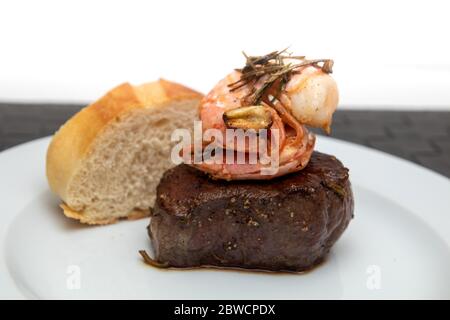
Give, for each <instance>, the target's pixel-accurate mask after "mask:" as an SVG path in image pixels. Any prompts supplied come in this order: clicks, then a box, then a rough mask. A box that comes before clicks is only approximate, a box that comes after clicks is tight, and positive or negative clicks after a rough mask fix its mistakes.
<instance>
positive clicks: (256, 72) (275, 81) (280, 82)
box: [228, 49, 333, 105]
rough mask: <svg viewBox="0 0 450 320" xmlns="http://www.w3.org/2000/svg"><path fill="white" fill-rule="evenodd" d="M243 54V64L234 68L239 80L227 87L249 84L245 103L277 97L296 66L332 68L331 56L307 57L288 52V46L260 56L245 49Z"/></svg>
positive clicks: (256, 103) (233, 87) (296, 69)
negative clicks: (259, 82) (310, 58)
mask: <svg viewBox="0 0 450 320" xmlns="http://www.w3.org/2000/svg"><path fill="white" fill-rule="evenodd" d="M243 55H244V57H245V59H246V63H245V66H244V67H243V68H242V69H236V70H237V71H239V72H241V77H240V79H239V80H238V81H236V82H233V83H231V84H229V85H228V87H229V88H230V91H236V90H239V89H240V88H242V87H245V86H247V85H249V86H250V92H249V94H248V95H247V96H245V97H244V100H245V103H246V104H247V105H258V104H259V103H260V102H261V101H262V100H265V99H267V98H269V96H270V100H271V101H272V102H273V101H274V100H276V99H278V98H279V96H280V94H281V93H282V92H283V91H284V89H285V87H286V84H287V83H288V81H289V80H290V78H291V76H292V74H293V73H296V72H299V70H298V69H299V68H302V67H306V66H315V67H318V68H321V69H322V71H323V72H325V73H332V72H333V70H332V69H333V60H330V59H313V60H308V59H306V58H305V57H304V56H293V55H291V54H289V53H287V49H284V50H281V51H273V52H270V53H268V54H266V55H263V56H248V55H247V54H246V53H245V52H243ZM287 59H289V60H299V63H292V62H289V63H286V62H285V60H287ZM263 77H265V78H266V79H265V80H264V82H263V83H262V84H261V86H260V87H259V88H258V89H256V88H255V87H254V86H255V84H256V83H257V82H258V81H260V80H261V78H263Z"/></svg>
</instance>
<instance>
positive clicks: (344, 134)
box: [0, 103, 450, 177]
mask: <svg viewBox="0 0 450 320" xmlns="http://www.w3.org/2000/svg"><path fill="white" fill-rule="evenodd" d="M81 107H82V106H81V105H78V104H17V103H0V151H1V150H4V149H7V148H9V147H12V146H15V145H17V144H20V143H23V142H26V141H30V140H33V139H37V138H40V137H44V136H48V135H51V134H52V133H54V132H55V130H57V129H58V128H59V126H60V125H61V124H63V123H64V122H65V121H66V120H67V119H68V118H69V117H70V116H72V115H73V114H74V113H75V112H77V111H78V110H80V108H81ZM331 137H334V138H338V139H342V140H347V141H351V142H354V143H358V144H362V145H365V146H368V147H371V148H375V149H378V150H382V151H385V152H387V153H391V154H393V155H396V156H399V157H401V158H404V159H407V160H410V161H412V162H415V163H418V164H420V165H423V166H425V167H427V168H430V169H432V170H434V171H437V172H439V173H441V174H443V175H445V176H447V177H450V112H447V111H439V112H436V111H371V110H338V111H337V112H336V113H335V116H334V120H333V126H332V134H331Z"/></svg>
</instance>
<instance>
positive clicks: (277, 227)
mask: <svg viewBox="0 0 450 320" xmlns="http://www.w3.org/2000/svg"><path fill="white" fill-rule="evenodd" d="M352 218H353V195H352V190H351V186H350V181H349V175H348V169H347V168H345V167H344V166H343V165H342V164H341V162H340V161H339V160H337V159H336V158H335V157H333V156H330V155H326V154H323V153H319V152H314V153H313V155H312V157H311V160H310V162H309V164H308V165H307V167H306V168H305V169H303V170H301V171H299V172H296V173H292V174H289V175H286V176H283V177H279V178H276V179H273V180H268V181H263V180H259V181H254V180H253V181H223V180H213V179H211V178H210V177H209V176H208V175H206V174H205V173H203V172H201V171H199V170H197V169H195V168H192V167H190V166H188V165H185V164H182V165H179V166H177V167H174V168H172V169H170V170H168V171H167V172H166V173H165V174H164V176H163V177H162V179H161V181H160V183H159V186H158V188H157V200H156V204H155V207H154V208H153V216H152V218H151V222H150V225H149V227H148V231H149V235H150V238H151V241H152V244H153V248H154V253H155V262H156V263H158V264H159V265H161V266H165V267H205V266H215V267H231V268H247V269H263V270H270V271H297V272H298V271H305V270H308V269H310V268H312V267H314V266H315V265H317V264H319V263H320V262H321V261H322V260H323V259H324V257H325V256H326V254H327V253H328V252H329V250H330V248H331V247H332V246H333V244H334V243H335V242H336V241H337V239H338V238H339V237H340V236H341V234H342V233H343V232H344V230H345V229H346V228H347V226H348V224H349V222H350V220H351V219H352Z"/></svg>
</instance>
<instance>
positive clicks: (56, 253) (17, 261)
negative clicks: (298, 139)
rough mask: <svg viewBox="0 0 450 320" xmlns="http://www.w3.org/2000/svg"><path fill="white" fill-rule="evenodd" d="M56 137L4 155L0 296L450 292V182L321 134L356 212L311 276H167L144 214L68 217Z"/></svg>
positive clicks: (172, 273)
mask: <svg viewBox="0 0 450 320" xmlns="http://www.w3.org/2000/svg"><path fill="white" fill-rule="evenodd" d="M48 142H49V140H48V138H45V139H40V140H36V141H34V142H30V143H27V144H24V145H22V146H19V147H16V148H12V149H10V150H7V151H5V152H3V153H1V154H0V197H1V201H0V244H1V248H0V298H45V299H47V298H62V299H65V298H69V299H71V298H75V299H77V298H87V299H90V298H137V299H141V298H145V299H166V298H171V299H229V298H232V299H260V298H261V299H304V298H324V299H328V298H336V299H340V298H357V299H358V298H368V299H379V298H383V299H389V298H413V299H414V298H440V299H443V298H447V299H448V298H450V250H449V248H450V180H448V179H447V178H444V177H442V176H440V175H438V174H436V173H434V172H432V171H429V170H427V169H424V168H422V167H419V166H417V165H414V164H412V163H409V162H406V161H404V160H401V159H398V158H395V157H393V156H390V155H387V154H385V153H382V152H378V151H374V150H371V149H368V148H365V147H361V146H357V145H354V144H350V143H347V142H342V141H338V140H334V139H330V138H324V137H320V138H319V141H318V146H317V149H318V150H320V151H322V152H326V153H330V154H334V155H335V156H337V157H338V158H339V159H341V160H342V162H343V163H344V164H345V165H346V166H347V167H349V168H350V177H351V181H352V183H353V190H354V194H355V202H356V207H355V219H354V220H353V221H352V222H351V223H350V226H349V228H348V230H347V231H346V232H345V233H344V235H343V236H342V238H341V239H340V240H339V241H338V242H337V244H336V245H335V247H334V248H333V249H332V252H331V254H330V256H329V258H328V260H327V261H326V262H325V263H324V264H323V265H321V266H320V267H318V268H316V269H315V270H313V271H312V272H309V273H306V274H302V275H297V274H265V273H250V272H237V271H216V270H197V271H171V270H169V271H168V270H157V269H154V268H151V267H148V266H147V265H145V264H144V263H143V262H142V260H141V258H140V256H139V255H138V250H139V249H146V250H150V242H149V239H148V236H147V233H146V226H147V225H148V222H149V221H148V219H142V220H138V221H132V222H120V223H117V224H115V225H111V226H103V227H87V226H83V225H80V224H78V223H76V222H74V221H72V220H69V219H67V218H65V217H64V216H63V215H62V214H61V212H60V211H61V210H60V209H59V208H58V199H57V198H56V197H55V196H54V195H53V194H51V193H50V191H49V190H48V187H47V183H46V179H45V175H44V161H45V152H46V149H47V145H48Z"/></svg>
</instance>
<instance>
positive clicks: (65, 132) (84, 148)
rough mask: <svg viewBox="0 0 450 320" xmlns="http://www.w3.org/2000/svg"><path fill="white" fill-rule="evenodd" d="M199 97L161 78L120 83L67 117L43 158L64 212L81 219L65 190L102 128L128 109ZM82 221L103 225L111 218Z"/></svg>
mask: <svg viewBox="0 0 450 320" xmlns="http://www.w3.org/2000/svg"><path fill="white" fill-rule="evenodd" d="M202 97H203V95H202V94H201V93H199V92H197V91H194V90H192V89H189V88H187V87H185V86H183V85H180V84H178V83H174V82H170V81H167V80H164V79H160V80H158V81H155V82H150V83H146V84H143V85H140V86H132V85H130V84H129V83H123V84H121V85H119V86H117V87H115V88H114V89H112V90H111V91H109V92H108V93H106V94H105V95H104V96H103V97H101V98H100V99H99V100H97V101H95V102H94V103H92V104H90V105H88V106H87V107H85V108H83V109H81V110H80V111H79V112H78V113H77V114H75V115H74V116H73V117H72V118H70V119H69V120H68V121H67V122H66V123H65V124H64V125H62V126H61V127H60V129H59V130H58V131H57V132H56V133H55V135H54V136H53V138H52V141H51V142H50V145H49V147H48V150H47V159H46V175H47V180H48V183H49V186H50V189H51V190H52V191H53V192H54V193H56V194H57V195H59V196H60V197H61V199H62V200H63V204H62V205H61V207H62V208H63V210H64V214H65V215H66V216H68V217H70V218H74V219H78V220H80V221H82V220H83V218H84V217H83V212H77V211H75V210H73V209H72V208H70V207H69V206H67V204H66V202H67V196H68V195H67V191H68V187H69V186H70V183H71V180H72V178H73V177H74V176H75V174H76V172H77V171H78V169H79V168H80V166H81V165H82V163H83V160H84V159H85V158H86V156H87V155H88V154H89V151H90V149H91V147H92V146H93V145H94V141H95V139H96V137H97V136H99V135H100V134H101V133H102V131H103V130H105V129H106V128H107V127H108V126H109V125H111V124H112V123H114V122H116V121H119V120H120V119H121V117H122V116H125V115H126V114H128V112H130V111H132V110H135V109H141V108H164V106H165V105H167V104H170V103H174V102H176V101H181V100H185V99H201V98H202ZM147 215H149V213H148V212H139V213H137V212H134V211H133V212H130V214H129V216H130V217H131V218H134V217H142V216H147ZM113 220H115V219H113ZM82 222H85V223H92V224H106V223H112V222H114V221H106V220H105V221H82Z"/></svg>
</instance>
